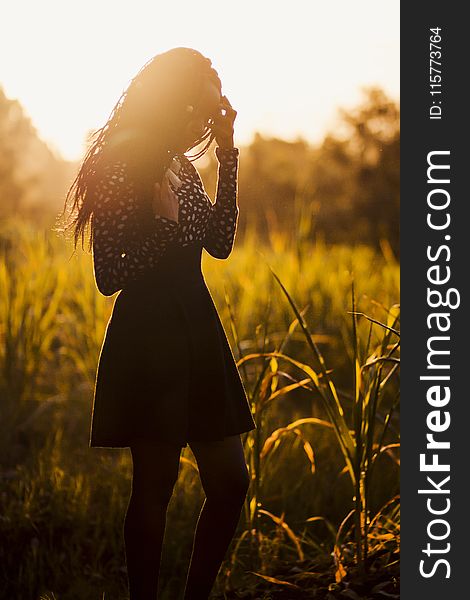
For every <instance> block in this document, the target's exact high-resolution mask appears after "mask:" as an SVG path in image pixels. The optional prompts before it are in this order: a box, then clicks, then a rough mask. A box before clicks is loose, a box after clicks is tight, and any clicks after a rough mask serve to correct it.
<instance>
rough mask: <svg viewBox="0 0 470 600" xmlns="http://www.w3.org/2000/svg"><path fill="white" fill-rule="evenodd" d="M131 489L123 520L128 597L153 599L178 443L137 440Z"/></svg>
mask: <svg viewBox="0 0 470 600" xmlns="http://www.w3.org/2000/svg"><path fill="white" fill-rule="evenodd" d="M131 453H132V463H133V475H132V492H131V497H130V500H129V505H128V508H127V514H126V518H125V521H124V541H125V547H126V562H127V573H128V579H129V593H130V600H156V598H157V589H158V575H159V571H160V562H161V555H162V544H163V536H164V533H165V523H166V513H167V508H168V503H169V501H170V499H171V496H172V494H173V488H174V485H175V483H176V481H177V479H178V471H179V463H180V455H181V446H178V445H176V444H172V443H170V442H168V443H167V442H161V443H160V442H147V441H141V440H139V441H138V442H137V441H136V442H135V444H132V446H131Z"/></svg>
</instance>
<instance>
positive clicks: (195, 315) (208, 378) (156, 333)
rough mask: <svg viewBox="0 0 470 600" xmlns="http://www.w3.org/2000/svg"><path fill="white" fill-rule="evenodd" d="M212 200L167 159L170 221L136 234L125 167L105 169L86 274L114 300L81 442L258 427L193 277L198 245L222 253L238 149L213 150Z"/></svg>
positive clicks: (231, 234) (187, 171)
mask: <svg viewBox="0 0 470 600" xmlns="http://www.w3.org/2000/svg"><path fill="white" fill-rule="evenodd" d="M216 155H217V158H218V161H219V172H218V183H217V199H216V203H215V204H212V202H211V201H210V199H209V197H208V195H207V194H206V192H205V190H204V186H203V184H202V181H201V178H200V176H199V174H198V172H197V170H196V168H195V167H194V166H193V164H192V163H191V162H190V161H189V160H188V159H187V158H186V156H184V154H178V155H176V157H175V158H176V160H177V161H178V162H177V163H176V164H177V165H178V167H180V169H179V173H178V177H179V179H180V180H181V182H182V185H181V187H179V188H177V187H174V186H173V185H172V186H171V187H172V189H173V191H174V192H175V193H176V194H177V196H178V199H179V205H180V207H179V223H176V221H173V220H171V219H167V218H165V217H161V216H156V217H153V216H152V218H151V222H150V223H147V234H146V235H145V236H142V235H139V236H134V237H133V235H132V233H133V232H135V231H137V230H138V227H137V225H138V223H137V221H136V219H138V218H140V217H139V211H138V209H137V207H138V202H137V201H136V198H135V188H134V186H133V181H132V178H131V177H130V174H129V173H128V171H127V165H126V162H125V161H116V162H114V163H112V164H111V165H108V166H107V167H106V169H105V171H104V175H103V177H102V178H101V179H100V182H99V185H98V186H97V190H96V193H97V196H96V206H95V210H94V214H93V220H94V221H93V225H94V238H93V262H94V272H95V279H96V283H97V286H98V289H99V290H100V292H101V293H102V294H104V295H106V296H110V295H112V294H114V293H115V292H116V291H118V290H121V291H120V293H119V294H118V296H117V297H116V300H115V303H114V306H113V311H112V315H111V317H110V320H109V322H108V325H107V328H106V335H105V339H104V342H103V345H102V348H101V353H100V359H99V365H98V369H97V375H96V381H95V388H94V398H93V410H92V419H91V431H90V446H91V447H113V448H124V447H129V446H130V445H131V444H132V441H133V440H135V439H147V440H168V441H172V442H176V443H178V444H180V445H181V446H186V445H187V444H188V442H190V441H193V440H194V441H202V440H221V439H222V438H224V437H225V436H227V435H235V434H238V433H243V432H246V431H251V430H253V429H255V428H256V425H255V422H254V420H253V417H252V414H251V411H250V406H249V402H248V398H247V395H246V391H245V388H244V386H243V383H242V380H241V378H240V374H239V372H238V368H237V366H236V363H235V359H234V356H233V353H232V350H231V348H230V345H229V342H228V339H227V336H226V334H225V331H224V328H223V326H222V323H221V321H220V318H219V315H218V313H217V309H216V306H215V304H214V302H213V299H212V296H211V294H210V292H209V289H208V288H207V285H206V282H205V280H204V276H203V273H202V271H201V259H202V250H203V248H205V249H206V250H207V251H208V252H209V254H211V255H212V256H214V257H215V258H219V259H226V258H228V256H229V255H230V253H231V251H232V247H233V242H234V239H235V233H236V227H237V220H238V211H239V209H238V206H237V174H238V156H239V150H238V148H233V149H221V148H216Z"/></svg>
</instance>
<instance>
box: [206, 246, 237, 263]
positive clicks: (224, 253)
mask: <svg viewBox="0 0 470 600" xmlns="http://www.w3.org/2000/svg"><path fill="white" fill-rule="evenodd" d="M204 248H205V249H206V250H207V252H208V253H209V254H210V255H211V256H213V257H214V258H218V259H219V260H226V259H227V258H228V257H229V256H230V255H231V254H232V246H230V247H229V248H227V247H223V246H204Z"/></svg>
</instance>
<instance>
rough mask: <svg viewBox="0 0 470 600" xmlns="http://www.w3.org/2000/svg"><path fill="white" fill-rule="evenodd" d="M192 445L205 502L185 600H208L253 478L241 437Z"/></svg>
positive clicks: (195, 542)
mask: <svg viewBox="0 0 470 600" xmlns="http://www.w3.org/2000/svg"><path fill="white" fill-rule="evenodd" d="M189 445H190V446H191V449H192V451H193V453H194V456H195V457H196V460H197V463H198V467H199V474H200V477H201V483H202V486H203V488H204V492H205V495H206V499H205V501H204V505H203V507H202V511H201V514H200V516H199V520H198V523H197V528H196V534H195V537H194V545H193V552H192V556H191V564H190V567H189V572H188V578H187V581H186V589H185V596H184V600H207V598H208V597H209V594H210V591H211V589H212V587H213V585H214V582H215V579H216V577H217V573H218V571H219V568H220V565H221V564H222V561H223V559H224V557H225V554H226V552H227V549H228V547H229V545H230V542H231V540H232V538H233V535H234V533H235V530H236V528H237V525H238V521H239V519H240V513H241V509H242V507H243V503H244V501H245V498H246V494H247V491H248V487H249V483H250V478H249V474H248V469H247V466H246V461H245V455H244V451H243V444H242V442H241V439H240V435H235V436H230V437H226V438H225V439H224V440H223V441H220V442H190V443H189Z"/></svg>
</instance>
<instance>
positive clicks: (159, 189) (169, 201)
mask: <svg viewBox="0 0 470 600" xmlns="http://www.w3.org/2000/svg"><path fill="white" fill-rule="evenodd" d="M170 181H171V183H172V185H173V186H174V187H176V188H177V189H178V188H179V187H180V186H181V185H182V183H181V180H180V179H179V177H178V176H177V175H176V174H175V173H174V172H173V171H172V170H171V169H167V170H166V171H165V175H164V176H163V180H162V182H161V183H158V182H157V183H155V188H154V197H153V203H152V206H153V212H154V214H155V216H160V217H165V218H167V219H172V220H173V221H176V222H177V223H178V222H179V220H178V219H179V199H178V196H177V194H176V193H175V192H174V191H173V189H172V188H171V186H170Z"/></svg>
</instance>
